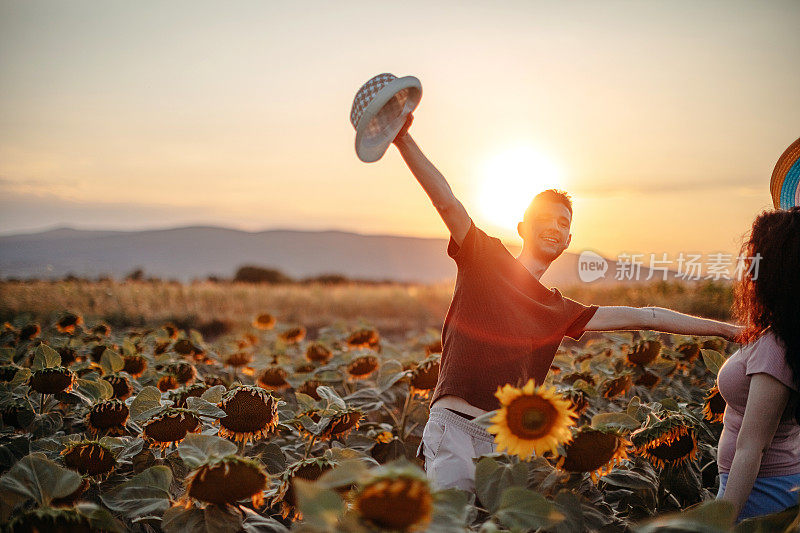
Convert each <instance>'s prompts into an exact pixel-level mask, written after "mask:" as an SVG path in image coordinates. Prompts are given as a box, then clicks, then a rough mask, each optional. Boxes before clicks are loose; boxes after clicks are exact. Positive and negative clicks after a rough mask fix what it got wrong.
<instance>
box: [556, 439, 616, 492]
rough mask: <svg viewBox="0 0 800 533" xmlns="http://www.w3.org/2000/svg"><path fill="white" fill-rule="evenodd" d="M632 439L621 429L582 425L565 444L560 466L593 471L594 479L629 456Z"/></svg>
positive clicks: (565, 468) (590, 472)
mask: <svg viewBox="0 0 800 533" xmlns="http://www.w3.org/2000/svg"><path fill="white" fill-rule="evenodd" d="M630 446H631V442H630V441H629V440H628V439H626V438H625V437H623V436H622V435H621V434H620V433H617V432H614V431H601V430H598V429H594V428H592V427H591V426H582V427H581V428H580V429H578V430H577V431H576V432H575V434H574V435H573V438H572V441H571V442H570V443H568V444H567V445H566V446H565V447H564V455H562V456H561V457H560V458H559V460H558V467H559V468H560V469H562V470H564V471H566V472H589V474H590V476H591V478H592V481H594V482H597V479H598V478H599V477H601V476H604V475H606V474H607V473H609V472H611V470H612V469H613V468H614V466H615V465H618V464H620V463H622V461H624V460H626V459H627V458H628V449H629V448H630Z"/></svg>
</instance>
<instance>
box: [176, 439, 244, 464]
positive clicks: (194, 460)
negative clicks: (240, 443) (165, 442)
mask: <svg viewBox="0 0 800 533" xmlns="http://www.w3.org/2000/svg"><path fill="white" fill-rule="evenodd" d="M237 449H238V448H237V446H236V445H235V444H234V443H232V442H231V441H229V440H225V439H223V438H220V437H217V436H215V435H203V434H200V433H190V434H188V435H186V438H185V439H183V442H181V443H180V444H179V445H178V455H180V457H181V459H183V462H184V463H185V464H186V466H188V467H189V468H191V469H194V468H197V467H199V466H200V465H202V464H203V463H205V462H206V461H208V460H209V459H211V458H213V457H226V456H228V455H231V454H234V453H236V450H237Z"/></svg>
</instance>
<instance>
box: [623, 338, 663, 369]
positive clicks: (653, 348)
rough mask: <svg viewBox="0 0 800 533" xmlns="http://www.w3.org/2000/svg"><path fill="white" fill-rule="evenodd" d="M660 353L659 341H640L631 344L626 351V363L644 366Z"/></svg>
mask: <svg viewBox="0 0 800 533" xmlns="http://www.w3.org/2000/svg"><path fill="white" fill-rule="evenodd" d="M660 353H661V343H660V342H658V341H642V342H639V343H637V344H635V345H634V346H633V349H631V351H630V352H628V364H631V365H638V366H645V365H649V364H650V363H652V362H653V361H655V360H656V358H657V357H658V354H660Z"/></svg>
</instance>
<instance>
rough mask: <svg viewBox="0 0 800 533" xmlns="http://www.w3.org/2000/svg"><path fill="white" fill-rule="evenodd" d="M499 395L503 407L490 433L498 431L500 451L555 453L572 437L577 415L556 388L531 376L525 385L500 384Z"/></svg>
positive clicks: (498, 447) (520, 454) (528, 454)
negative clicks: (543, 383)
mask: <svg viewBox="0 0 800 533" xmlns="http://www.w3.org/2000/svg"><path fill="white" fill-rule="evenodd" d="M495 396H497V399H498V400H500V405H501V408H500V410H499V411H498V412H497V414H496V415H495V416H494V417H493V418H492V420H491V421H492V423H493V425H491V426H489V433H492V434H494V435H495V438H494V440H495V442H496V443H497V450H498V451H501V452H502V451H503V450H507V451H508V453H510V454H514V455H518V456H520V457H521V458H523V459H526V458H528V457H530V456H531V455H532V454H534V453H535V454H536V455H538V456H541V455H542V454H544V453H545V452H547V451H550V452H552V453H555V451H556V448H557V447H558V445H559V444H563V443H565V442H568V441H569V440H570V439H571V438H572V432H571V431H570V427H572V426H574V425H575V419H576V418H577V415H576V414H575V411H574V410H573V409H572V404H571V402H570V401H569V400H567V399H564V398H562V397H561V396H559V394H558V393H557V392H556V390H555V388H553V387H547V386H545V385H541V386H539V387H537V386H536V385H535V384H534V381H533V380H532V379H531V380H529V381H528V383H526V384H525V386H524V387H522V388H517V387H513V386H511V385H508V384H506V385H504V386H503V387H498V389H497V392H496V393H495Z"/></svg>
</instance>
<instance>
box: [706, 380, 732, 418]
mask: <svg viewBox="0 0 800 533" xmlns="http://www.w3.org/2000/svg"><path fill="white" fill-rule="evenodd" d="M727 405H728V404H727V402H725V398H723V397H722V394H720V393H719V389H718V388H717V386H716V385H714V386H713V387H711V390H709V391H708V395H707V396H706V397H705V401H704V403H703V418H705V419H706V420H708V421H709V422H717V423H722V419H723V417H724V416H725V407H726V406H727Z"/></svg>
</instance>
